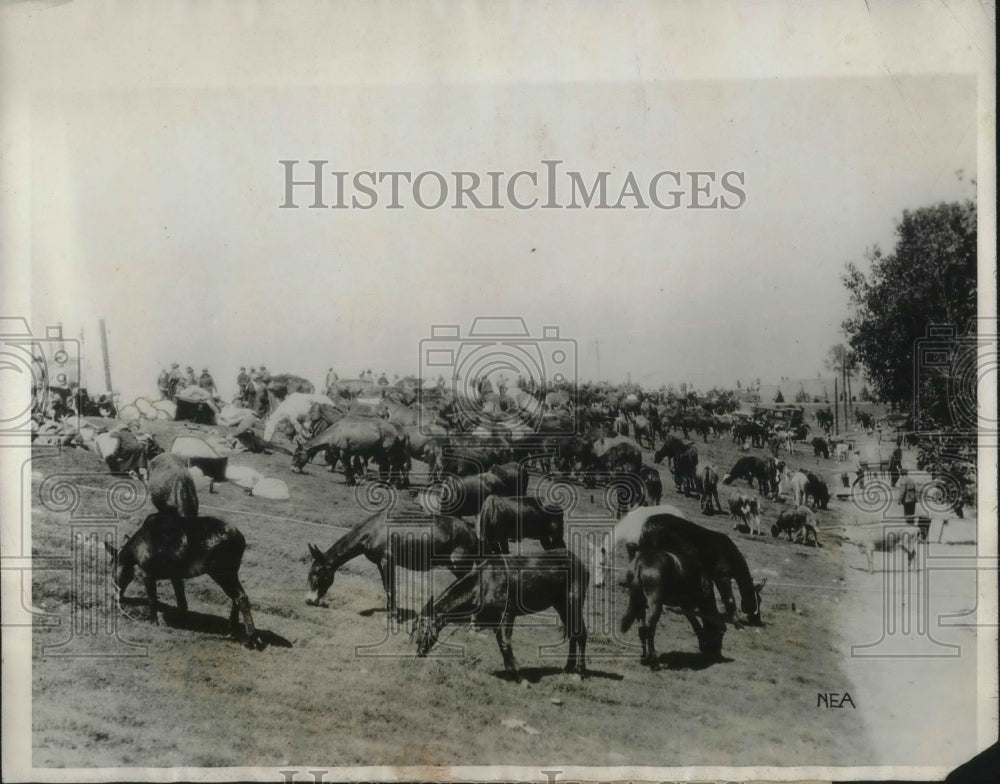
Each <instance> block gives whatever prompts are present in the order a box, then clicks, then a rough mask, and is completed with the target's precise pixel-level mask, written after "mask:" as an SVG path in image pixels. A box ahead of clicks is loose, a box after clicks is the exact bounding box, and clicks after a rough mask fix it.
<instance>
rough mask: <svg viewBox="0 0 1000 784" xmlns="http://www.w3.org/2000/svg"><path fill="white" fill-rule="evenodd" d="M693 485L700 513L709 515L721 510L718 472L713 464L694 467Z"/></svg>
mask: <svg viewBox="0 0 1000 784" xmlns="http://www.w3.org/2000/svg"><path fill="white" fill-rule="evenodd" d="M694 486H695V489H696V490H697V491H698V498H699V500H700V502H701V511H702V514H706V515H711V514H713V513H714V512H715V511H719V512H721V511H722V504H721V503H720V502H719V472H718V471H717V470H716V469H715V467H714V466H711V465H707V464H702V465H700V466H698V467H697V469H695V474H694Z"/></svg>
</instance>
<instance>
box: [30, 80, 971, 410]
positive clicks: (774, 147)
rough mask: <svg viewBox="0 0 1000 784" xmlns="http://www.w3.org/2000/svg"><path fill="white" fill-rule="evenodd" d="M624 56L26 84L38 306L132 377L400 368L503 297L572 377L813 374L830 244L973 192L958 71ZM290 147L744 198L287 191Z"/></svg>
mask: <svg viewBox="0 0 1000 784" xmlns="http://www.w3.org/2000/svg"><path fill="white" fill-rule="evenodd" d="M639 76H641V74H639V75H637V76H636V78H633V79H619V80H613V81H590V80H584V81H580V82H566V81H561V82H555V81H552V82H544V81H543V82H527V81H513V82H510V83H506V84H503V83H500V84H498V83H495V82H493V83H487V82H476V81H473V82H472V83H455V82H449V83H446V84H438V85H427V84H407V85H386V84H365V85H363V86H361V85H359V86H352V85H349V84H347V85H345V84H330V85H324V86H320V87H307V86H303V87H288V86H286V87H284V88H277V87H273V88H271V87H261V86H247V87H240V86H234V87H229V88H227V89H220V88H218V87H207V88H203V89H194V88H191V87H183V88H176V89H175V88H170V87H163V86H154V87H152V88H147V89H138V88H136V87H135V86H130V85H125V86H122V87H120V88H119V89H113V90H111V89H73V90H60V89H57V90H56V91H54V92H44V93H41V94H38V95H36V96H35V97H34V99H33V103H32V120H31V167H32V169H31V183H32V188H31V209H32V233H31V243H32V245H31V282H32V297H31V303H32V323H33V324H34V325H38V324H46V323H52V322H55V321H61V322H62V323H63V324H64V327H65V329H66V332H67V333H68V334H69V335H72V336H76V334H77V333H78V332H79V330H80V329H81V328H82V329H83V330H84V331H85V334H86V337H87V338H88V344H87V345H88V353H89V354H90V355H91V356H92V358H94V360H95V361H96V358H97V352H98V344H97V343H96V328H97V319H98V318H100V317H104V318H106V320H107V323H108V327H109V330H110V334H111V338H110V353H111V362H112V370H113V376H114V382H115V386H116V387H117V388H118V389H120V390H121V391H122V392H123V393H124V394H125V396H126V397H129V396H134V395H137V394H143V393H153V392H154V391H155V376H156V373H157V371H158V369H159V368H160V367H161V366H163V365H164V364H167V363H169V362H171V361H178V362H180V363H181V365H182V366H184V365H187V364H191V365H193V366H194V367H195V370H196V371H197V370H200V369H201V367H203V366H207V367H209V368H211V370H212V371H213V373H214V374H215V375H216V379H217V381H218V382H219V384H220V386H221V387H222V388H223V391H224V392H226V393H230V392H231V391H232V386H233V378H234V376H235V373H236V371H237V368H238V367H239V366H240V365H248V366H249V365H260V364H261V363H264V364H266V365H267V367H268V368H269V369H270V370H271V371H272V372H283V371H284V372H295V373H299V374H302V375H305V376H307V377H309V378H311V379H312V380H314V381H316V382H321V381H322V378H323V375H324V373H325V371H326V368H327V367H329V366H331V365H332V366H333V367H334V368H335V370H336V371H337V372H338V373H340V375H341V376H357V374H358V372H359V371H360V370H362V369H364V368H369V367H370V368H371V369H372V370H374V371H375V372H376V374H377V373H379V372H381V371H386V372H387V373H389V374H390V376H391V375H392V374H393V373H399V374H401V375H402V374H406V373H414V372H416V371H417V368H418V360H419V356H420V354H419V351H420V341H421V340H422V339H424V338H428V337H430V329H431V325H433V324H461V325H464V326H467V325H468V324H469V323H470V321H471V319H473V318H474V317H476V316H498V315H518V316H523V317H524V319H525V321H526V322H527V325H528V327H529V329H530V330H531V332H532V333H533V334H541V329H542V327H543V326H547V325H558V326H559V327H560V329H561V335H562V337H564V338H571V339H574V340H575V341H576V350H577V352H578V356H579V372H580V376H581V377H582V378H585V379H587V378H590V379H593V378H597V377H598V374H599V375H600V377H601V378H603V379H610V380H624V379H625V378H626V374H631V377H632V379H633V380H636V381H639V382H640V383H642V384H644V385H654V386H655V385H659V384H661V383H674V384H679V383H680V382H682V381H687V382H691V383H694V384H695V386H697V387H700V388H702V389H705V388H708V387H710V386H713V385H716V384H720V385H725V386H733V385H735V383H736V381H737V379H739V380H741V381H743V382H744V383H745V382H746V381H748V380H750V379H753V378H755V377H760V378H761V379H762V380H764V381H765V382H766V381H777V380H778V379H779V378H780V377H782V376H789V377H792V378H796V377H803V376H806V377H811V376H815V375H816V373H817V372H818V371H819V370H821V368H822V362H823V357H824V355H825V353H826V351H827V349H828V347H829V346H830V345H831V344H832V343H834V342H837V341H839V340H841V339H842V338H841V336H840V332H839V325H840V323H841V321H842V320H843V319H844V318H845V316H846V315H847V298H846V294H845V292H844V289H843V286H842V285H841V283H840V275H841V273H842V271H843V268H844V265H845V264H846V263H847V262H851V261H853V262H856V263H857V262H862V261H863V259H864V253H865V250H866V248H868V247H870V246H871V245H872V244H874V243H876V242H877V243H880V244H881V245H882V246H883V248H889V247H891V246H892V244H893V230H894V226H895V222H896V221H897V220H898V218H899V217H900V216H901V214H902V211H903V210H905V209H912V208H917V207H920V206H923V205H927V204H930V203H933V202H936V201H940V200H951V199H958V198H966V197H970V196H972V195H973V194H974V189H973V187H972V185H971V184H970V178H972V177H975V174H976V144H977V138H976V84H975V79H974V77H969V76H957V75H944V74H942V75H931V76H920V75H911V76H889V75H884V76H859V77H852V78H818V77H815V76H812V77H807V78H780V79H779V78H746V79H736V78H726V79H690V80H685V79H663V78H657V79H651V80H650V79H646V78H639ZM282 159H298V160H301V161H303V162H305V161H307V160H309V159H326V160H329V161H330V163H329V165H328V166H327V167H326V168H327V169H328V170H333V169H336V170H343V171H348V172H351V173H353V172H356V171H358V170H362V169H367V170H375V171H390V170H404V171H410V172H413V173H414V174H416V173H419V172H421V171H424V170H435V171H440V172H445V173H448V172H451V171H455V170H471V171H475V172H478V173H480V174H481V175H482V176H484V177H485V173H486V172H487V171H503V172H505V173H506V174H507V175H509V174H510V173H513V172H514V171H517V170H519V169H528V170H533V171H538V172H540V173H542V172H543V168H544V167H543V166H542V164H541V161H543V160H548V159H557V160H560V161H563V164H562V169H563V170H578V171H580V172H581V173H582V175H583V177H584V179H585V180H587V181H588V182H589V181H591V180H592V179H593V178H594V177H595V176H596V175H597V173H598V172H599V171H602V170H609V171H611V172H612V175H611V176H610V177H609V184H610V188H609V190H610V191H611V193H612V196H611V198H612V199H615V198H617V192H618V190H619V189H620V188H621V185H622V182H623V177H624V176H625V173H626V172H628V171H632V172H634V173H635V176H636V179H637V180H638V182H639V183H640V187H642V188H645V187H646V184H647V183H648V181H649V179H650V178H651V177H652V176H653V175H654V174H656V173H657V172H659V171H661V170H677V171H681V172H685V171H692V170H701V171H714V172H718V173H719V175H720V176H721V174H722V173H723V172H726V171H729V170H736V171H740V172H743V173H744V177H745V181H744V184H743V186H742V187H743V190H744V191H745V193H746V201H745V204H744V205H743V206H742V207H741V208H740V209H737V210H703V211H699V210H688V209H684V208H681V209H676V210H670V211H664V210H659V209H655V208H654V209H648V210H636V209H626V210H594V209H582V210H546V209H537V208H536V209H531V210H525V211H519V210H514V209H510V208H507V209H504V210H475V209H470V210H453V209H449V208H447V205H446V207H444V208H441V209H438V210H424V209H420V208H418V207H417V206H416V205H415V204H414V203H413V200H412V197H411V196H409V195H404V198H403V202H404V203H405V204H406V207H405V208H404V209H402V210H387V209H384V206H383V204H382V203H380V204H379V205H378V206H377V207H376V208H375V209H372V210H367V211H365V210H360V209H346V210H311V209H299V210H281V209H279V208H278V205H279V204H280V203H281V202H282V200H283V198H284V183H283V176H284V174H283V169H282V167H281V166H280V165H279V163H278V161H279V160H282ZM958 170H963V171H964V179H963V180H959V179H958V178H957V177H956V172H957V171H958ZM298 173H300V174H301V175H303V176H305V175H306V174H308V173H309V172H308V169H307V167H306V165H305V164H303V165H302V166H300V167H299V169H298ZM348 186H350V183H349V182H348ZM405 187H406V186H404V188H405ZM332 188H333V181H332V180H327V183H326V190H327V194H329V193H330V192H331V189H332ZM560 188H561V189H562V193H568V184H567V182H566V181H565V180H561V181H560ZM433 190H434V189H433V188H431V189H429V190H428V192H430V193H432V192H433ZM379 192H380V195H381V197H382V198H383V200H384V199H385V198H386V195H387V193H388V191H387V186H386V185H383V186H380V187H379ZM352 193H353V191H352V190H351V189H350V187H348V191H347V194H348V199H350V196H351V195H352ZM404 193H406V192H405V191H404ZM720 193H721V191H717V190H716V191H714V192H713V195H716V194H720ZM298 194H300V195H299V200H300V203H302V204H308V203H309V201H310V199H309V198H308V194H306V193H305V192H304V191H303V190H300V191H298ZM537 195H539V196H544V193H538V194H537ZM327 198H328V200H329V195H328V197H327ZM560 199H561V200H563V201H566V200H568V198H566V197H564V196H562V195H561V196H560ZM630 203H631V202H630ZM449 204H450V201H449ZM598 352H599V369H598ZM100 377H101V375H100V365H99V364H95V365H94V367H93V369H92V371H91V386H93V387H98V388H99V387H100V386H101V382H99V379H100Z"/></svg>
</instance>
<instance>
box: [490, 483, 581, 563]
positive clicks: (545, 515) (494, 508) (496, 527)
mask: <svg viewBox="0 0 1000 784" xmlns="http://www.w3.org/2000/svg"><path fill="white" fill-rule="evenodd" d="M563 517H564V514H563V510H562V509H556V508H552V507H551V506H550V505H549V504H546V503H544V502H543V501H541V500H540V499H538V498H533V497H531V496H520V497H502V496H498V495H491V496H490V497H489V498H487V499H486V500H485V502H484V503H483V508H482V510H481V511H480V512H479V536H480V539H481V541H482V543H483V547H484V548H485V551H486V552H493V553H496V552H501V553H504V554H507V553H509V552H510V547H509V545H508V542H512V541H513V542H520V541H521V540H522V539H525V538H528V539H537V540H538V541H539V543H540V544H541V545H542V547H543V548H544V549H546V550H552V549H565V548H566V541H565V539H564V538H563V529H564V520H563Z"/></svg>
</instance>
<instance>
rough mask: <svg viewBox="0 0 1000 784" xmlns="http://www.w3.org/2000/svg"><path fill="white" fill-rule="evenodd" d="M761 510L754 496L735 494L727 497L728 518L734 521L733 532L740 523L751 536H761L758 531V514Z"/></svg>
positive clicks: (757, 499) (758, 501)
mask: <svg viewBox="0 0 1000 784" xmlns="http://www.w3.org/2000/svg"><path fill="white" fill-rule="evenodd" d="M762 510H763V505H762V504H761V501H760V499H759V498H758V497H757V496H755V495H747V494H746V493H735V494H733V495H731V496H729V516H730V517H732V518H733V519H734V520H735V521H736V522H735V523H734V524H733V530H734V531H735V530H739V527H740V523H742V524H743V525H745V526H746V527H747V529H748V530H749V531H750V532H751V533H752V534H754V535H755V536H761V535H762V534H763V532H762V531H761V530H760V513H761V511H762Z"/></svg>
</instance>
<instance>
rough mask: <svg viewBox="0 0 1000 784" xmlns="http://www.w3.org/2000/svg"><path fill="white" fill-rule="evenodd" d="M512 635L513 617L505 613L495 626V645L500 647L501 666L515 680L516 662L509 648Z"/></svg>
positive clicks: (516, 675) (510, 647)
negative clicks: (510, 673)
mask: <svg viewBox="0 0 1000 784" xmlns="http://www.w3.org/2000/svg"><path fill="white" fill-rule="evenodd" d="M513 634H514V616H513V614H511V613H507V614H506V615H505V616H504V617H503V618H502V619H501V621H500V623H499V624H497V644H498V645H499V646H500V654H501V656H503V666H504V669H505V670H507V672H512V673H514V675H515V677H516V678H517V680H520V679H521V678H520V676H519V675H518V674H517V660H516V659H515V658H514V649H513V647H512V646H511V642H510V641H511V637H512V636H513Z"/></svg>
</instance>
